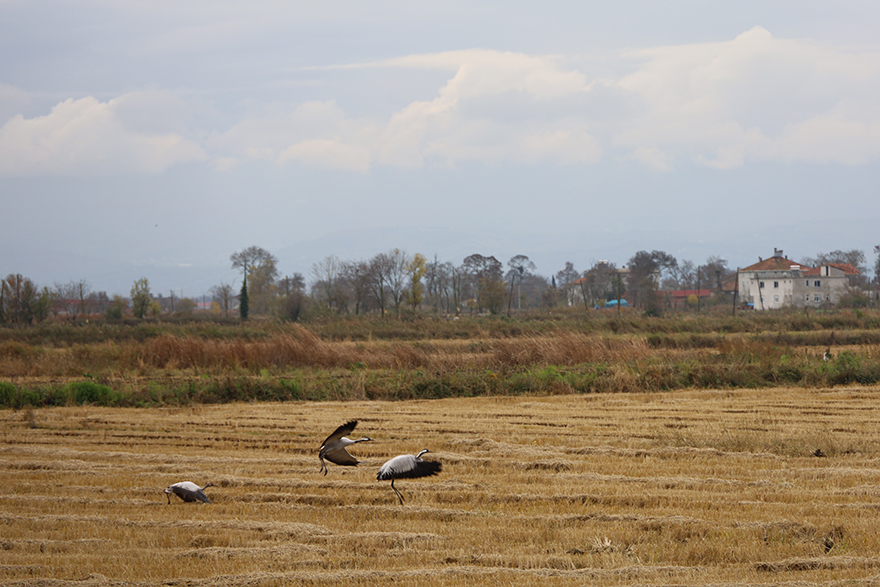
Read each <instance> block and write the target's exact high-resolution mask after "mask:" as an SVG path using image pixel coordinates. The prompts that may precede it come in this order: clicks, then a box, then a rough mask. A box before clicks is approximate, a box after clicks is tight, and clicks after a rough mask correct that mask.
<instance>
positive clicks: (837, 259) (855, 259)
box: [801, 249, 868, 286]
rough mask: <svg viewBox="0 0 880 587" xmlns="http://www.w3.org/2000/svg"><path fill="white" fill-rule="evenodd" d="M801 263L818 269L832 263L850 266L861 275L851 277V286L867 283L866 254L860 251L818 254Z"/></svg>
mask: <svg viewBox="0 0 880 587" xmlns="http://www.w3.org/2000/svg"><path fill="white" fill-rule="evenodd" d="M801 263H802V264H803V265H806V266H807V267H818V266H820V265H829V264H832V263H839V264H848V265H851V266H852V267H853V268H854V269H855V270H856V271H858V272H859V275H850V277H849V283H850V285H852V286H861V285H864V284H865V283H866V282H867V277H866V276H865V273H867V271H868V266H867V264H866V259H865V253H864V251H860V250H858V249H851V250H849V251H841V250H837V251H831V252H830V253H818V254H817V255H816V256H815V257H804V258H803V259H801Z"/></svg>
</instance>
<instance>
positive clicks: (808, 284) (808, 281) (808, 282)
mask: <svg viewBox="0 0 880 587" xmlns="http://www.w3.org/2000/svg"><path fill="white" fill-rule="evenodd" d="M807 287H810V280H809V279H808V280H807Z"/></svg>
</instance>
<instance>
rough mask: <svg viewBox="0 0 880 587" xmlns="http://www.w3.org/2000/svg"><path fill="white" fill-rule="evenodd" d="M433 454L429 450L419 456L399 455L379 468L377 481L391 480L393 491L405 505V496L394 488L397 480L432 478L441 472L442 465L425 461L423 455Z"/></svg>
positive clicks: (401, 503) (423, 450)
mask: <svg viewBox="0 0 880 587" xmlns="http://www.w3.org/2000/svg"><path fill="white" fill-rule="evenodd" d="M426 452H431V451H429V450H428V449H427V448H424V449H422V451H421V452H420V453H419V454H417V455H399V456H396V457H394V458H393V459H391V460H390V461H388V462H387V463H385V464H384V465H382V466H381V467H380V468H379V474H378V475H376V480H377V481H386V480H388V479H391V489H393V490H394V493H396V494H397V499H399V500H400V505H403V495H401V493H400V491H398V490H397V488H396V487H395V486H394V480H395V479H417V478H419V477H431V476H432V475H436V474H437V473H439V472H440V469H441V468H442V465H441V464H440V463H436V462H434V461H423V460H422V455H423V454H425V453H426Z"/></svg>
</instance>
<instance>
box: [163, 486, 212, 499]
mask: <svg viewBox="0 0 880 587" xmlns="http://www.w3.org/2000/svg"><path fill="white" fill-rule="evenodd" d="M208 487H214V484H213V483H208V484H207V485H205V486H204V487H199V486H198V485H196V484H195V483H193V482H192V481H181V482H180V483H175V484H174V485H169V486H168V487H166V488H165V493H167V494H168V504H169V505H171V494H172V493H173V494H174V495H176V496H177V497H179V498H180V499H182V500H183V501H187V502H189V501H201V502H204V503H211V500H210V499H208V496H207V495H205V489H207V488H208Z"/></svg>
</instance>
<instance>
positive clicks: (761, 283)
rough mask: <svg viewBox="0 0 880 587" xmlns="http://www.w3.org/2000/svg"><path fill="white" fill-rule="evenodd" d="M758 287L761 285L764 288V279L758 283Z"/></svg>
mask: <svg viewBox="0 0 880 587" xmlns="http://www.w3.org/2000/svg"><path fill="white" fill-rule="evenodd" d="M758 287H760V288H761V289H764V282H763V281H762V282H760V283H758Z"/></svg>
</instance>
